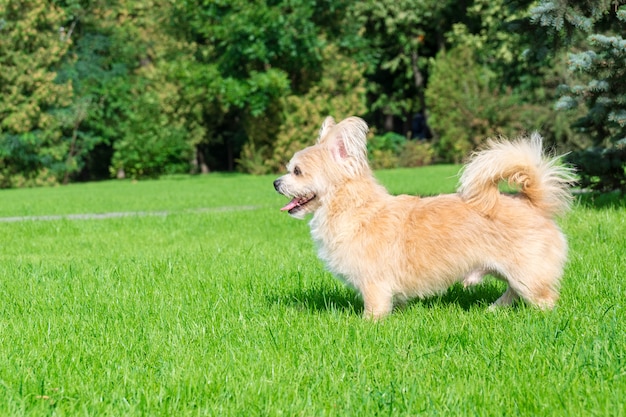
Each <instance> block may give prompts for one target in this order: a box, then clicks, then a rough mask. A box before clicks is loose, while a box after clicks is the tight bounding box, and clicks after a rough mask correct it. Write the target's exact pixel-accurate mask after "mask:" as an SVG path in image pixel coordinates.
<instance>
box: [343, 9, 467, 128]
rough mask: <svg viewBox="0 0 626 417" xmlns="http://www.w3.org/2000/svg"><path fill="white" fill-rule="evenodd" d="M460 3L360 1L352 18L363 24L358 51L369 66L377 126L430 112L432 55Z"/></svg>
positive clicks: (371, 106)
mask: <svg viewBox="0 0 626 417" xmlns="http://www.w3.org/2000/svg"><path fill="white" fill-rule="evenodd" d="M459 7H460V6H459V5H458V3H457V2H453V1H437V0H401V1H398V0H385V1H376V2H356V3H354V5H353V7H352V9H351V14H350V16H351V19H353V20H354V21H356V22H358V23H359V26H360V27H361V28H362V29H359V31H360V33H362V37H363V41H364V43H365V45H363V46H361V47H360V51H359V52H358V53H357V54H358V55H357V56H359V57H360V59H361V60H362V61H363V62H364V63H365V64H366V65H367V72H366V75H367V84H366V87H367V92H368V97H369V99H370V103H369V108H368V110H369V113H370V119H372V120H373V121H374V122H375V123H376V124H377V125H379V126H382V125H384V126H385V129H386V130H391V129H393V127H394V126H393V124H390V123H389V120H390V119H393V118H398V119H400V120H407V119H410V118H411V116H412V115H413V114H415V113H416V112H418V111H420V110H422V111H423V110H424V108H425V104H424V90H425V86H426V66H427V63H428V58H429V57H432V56H434V55H435V54H436V51H437V50H438V49H439V48H440V47H441V45H440V40H441V38H442V37H443V35H444V33H445V31H446V30H447V28H449V27H450V25H451V24H452V23H453V19H451V18H450V17H451V16H455V15H457V16H462V15H463V13H455V11H456V10H457V8H459Z"/></svg>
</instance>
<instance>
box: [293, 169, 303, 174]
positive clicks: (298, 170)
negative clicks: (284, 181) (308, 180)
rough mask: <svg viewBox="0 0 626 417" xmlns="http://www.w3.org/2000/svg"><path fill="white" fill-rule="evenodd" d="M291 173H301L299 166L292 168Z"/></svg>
mask: <svg viewBox="0 0 626 417" xmlns="http://www.w3.org/2000/svg"><path fill="white" fill-rule="evenodd" d="M293 175H295V176H299V175H302V171H300V167H295V168H294V169H293Z"/></svg>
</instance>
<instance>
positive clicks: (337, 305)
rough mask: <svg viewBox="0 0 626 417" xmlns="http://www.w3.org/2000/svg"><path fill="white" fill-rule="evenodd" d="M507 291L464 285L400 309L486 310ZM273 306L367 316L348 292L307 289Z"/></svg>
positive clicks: (277, 298)
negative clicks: (418, 307)
mask: <svg viewBox="0 0 626 417" xmlns="http://www.w3.org/2000/svg"><path fill="white" fill-rule="evenodd" d="M504 290H505V287H504V284H497V283H496V282H495V280H489V281H488V282H487V283H485V284H481V285H477V286H474V287H471V288H463V286H462V285H461V284H455V285H453V286H452V287H450V288H449V289H448V290H447V291H446V293H445V294H442V295H440V296H433V297H428V298H425V299H414V300H410V301H409V302H407V303H406V304H404V305H399V306H397V307H396V308H401V309H404V308H407V307H410V306H412V305H416V304H418V305H423V306H425V307H426V308H434V307H437V306H444V307H445V306H458V307H459V308H461V309H463V310H465V311H468V310H470V309H471V308H473V307H481V306H484V307H485V308H486V307H487V306H488V305H489V304H491V303H493V302H494V301H495V300H497V299H498V297H500V296H501V295H502V293H503V292H504ZM269 302H270V304H273V305H286V306H288V307H292V308H296V309H301V310H310V311H340V312H350V313H353V314H358V315H360V314H362V313H363V301H362V300H361V298H360V297H359V295H358V294H357V293H356V291H351V290H349V289H347V288H345V289H344V288H337V287H328V288H303V289H298V290H295V291H292V292H287V293H282V294H276V295H273V296H270V297H269Z"/></svg>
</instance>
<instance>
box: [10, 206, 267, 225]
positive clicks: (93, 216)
mask: <svg viewBox="0 0 626 417" xmlns="http://www.w3.org/2000/svg"><path fill="white" fill-rule="evenodd" d="M261 207H262V206H223V207H203V208H197V209H188V210H162V211H114V212H109V213H77V214H51V215H41V216H14V217H0V223H13V222H26V221H54V220H106V219H115V218H120V217H149V216H160V217H165V216H168V215H170V214H181V213H192V214H193V213H221V212H228V211H249V210H257V209H259V208H261Z"/></svg>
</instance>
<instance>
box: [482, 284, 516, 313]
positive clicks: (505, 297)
mask: <svg viewBox="0 0 626 417" xmlns="http://www.w3.org/2000/svg"><path fill="white" fill-rule="evenodd" d="M518 299H519V295H518V294H517V293H516V292H515V290H514V289H513V288H511V287H510V286H509V288H507V289H506V291H505V292H504V294H502V295H501V296H500V298H498V299H497V300H496V301H494V302H493V304H491V305H490V306H489V310H491V311H493V310H495V309H497V308H498V307H502V306H510V305H512V304H513V303H514V302H515V301H517V300H518Z"/></svg>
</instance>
